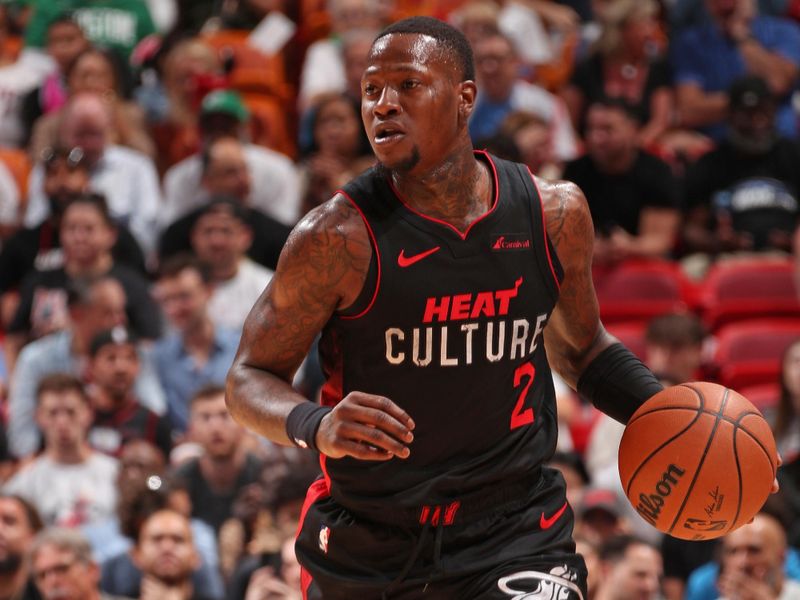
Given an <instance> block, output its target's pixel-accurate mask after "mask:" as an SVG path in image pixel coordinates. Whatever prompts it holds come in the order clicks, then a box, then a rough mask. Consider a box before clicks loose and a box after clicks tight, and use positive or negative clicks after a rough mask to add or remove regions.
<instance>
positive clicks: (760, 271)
mask: <svg viewBox="0 0 800 600" xmlns="http://www.w3.org/2000/svg"><path fill="white" fill-rule="evenodd" d="M794 269H795V268H794V265H793V264H792V262H791V261H790V260H789V259H785V260H783V259H768V258H762V259H753V260H747V261H739V260H735V261H734V260H732V261H725V262H721V263H717V264H716V265H714V267H712V269H711V270H710V271H709V273H708V275H707V276H706V279H705V280H704V282H703V284H702V286H701V290H700V309H701V313H702V316H703V320H704V321H705V323H706V325H707V326H708V327H709V329H711V330H712V331H716V330H717V329H719V328H720V327H722V326H723V325H725V324H727V323H731V322H734V321H742V320H747V319H754V318H756V319H757V318H762V317H765V316H768V317H771V318H774V317H798V318H800V296H799V295H798V291H797V289H796V287H795V281H794V277H795V273H794Z"/></svg>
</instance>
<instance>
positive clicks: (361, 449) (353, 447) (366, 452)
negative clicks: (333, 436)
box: [337, 440, 394, 460]
mask: <svg viewBox="0 0 800 600" xmlns="http://www.w3.org/2000/svg"><path fill="white" fill-rule="evenodd" d="M337 446H338V448H339V450H340V451H341V452H343V453H344V454H345V455H347V456H352V457H353V458H358V459H360V460H391V459H392V458H394V454H392V453H391V452H387V451H386V450H382V449H380V448H376V447H375V446H370V445H368V444H362V443H360V442H354V441H352V440H339V442H338V444H337Z"/></svg>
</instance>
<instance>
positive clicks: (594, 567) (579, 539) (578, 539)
mask: <svg viewBox="0 0 800 600" xmlns="http://www.w3.org/2000/svg"><path fill="white" fill-rule="evenodd" d="M575 552H577V553H578V554H580V555H581V556H583V561H584V562H585V563H586V588H587V595H586V600H595V598H596V597H597V588H599V587H600V583H601V577H602V576H603V574H602V573H601V571H600V554H599V551H598V549H597V545H596V544H595V543H593V542H590V541H589V540H588V539H586V538H585V537H583V536H575Z"/></svg>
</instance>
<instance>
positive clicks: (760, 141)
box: [728, 127, 778, 156]
mask: <svg viewBox="0 0 800 600" xmlns="http://www.w3.org/2000/svg"><path fill="white" fill-rule="evenodd" d="M728 139H729V140H730V142H731V145H732V146H733V147H734V148H736V150H738V151H739V152H741V153H742V154H749V155H751V156H758V155H761V154H766V153H767V152H769V151H770V150H772V147H773V146H774V145H775V142H777V141H778V132H777V131H775V130H773V131H771V132H769V133H766V134H764V135H760V136H758V137H754V136H752V135H743V134H741V133H739V132H738V131H737V130H736V129H735V128H734V127H731V129H730V131H729V132H728Z"/></svg>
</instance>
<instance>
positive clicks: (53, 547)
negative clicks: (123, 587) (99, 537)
mask: <svg viewBox="0 0 800 600" xmlns="http://www.w3.org/2000/svg"><path fill="white" fill-rule="evenodd" d="M29 557H30V565H31V567H30V569H31V577H32V578H33V581H34V582H35V584H36V588H37V589H38V591H39V594H41V597H42V599H43V600H124V599H121V598H115V597H113V596H108V595H106V594H103V593H101V592H100V589H99V587H98V584H99V582H100V569H99V568H98V566H97V563H95V562H94V559H93V558H92V549H91V548H90V547H89V543H88V542H87V541H86V540H85V539H84V538H83V536H81V534H80V533H78V532H77V531H75V530H74V529H62V528H53V529H46V530H44V531H42V532H41V533H40V534H39V535H38V536H37V537H36V539H35V540H34V541H33V545H32V547H31V549H30V553H29Z"/></svg>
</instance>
